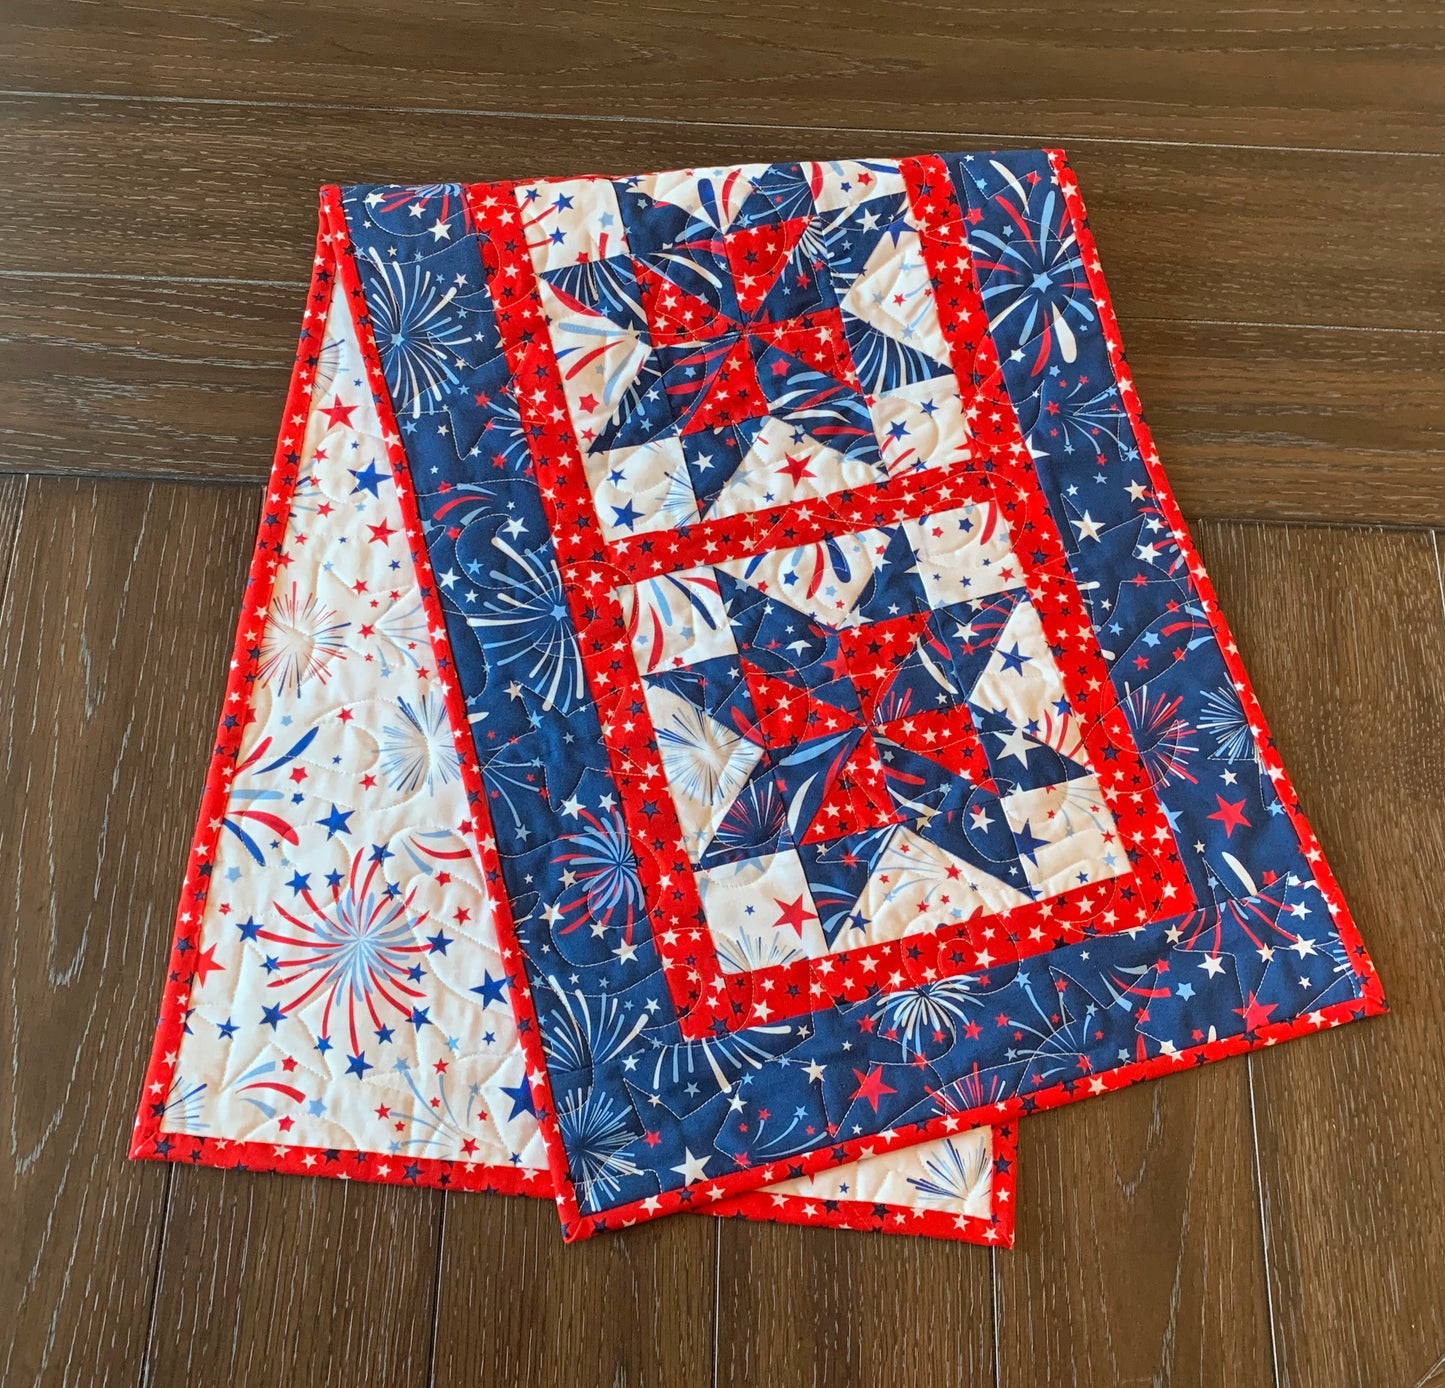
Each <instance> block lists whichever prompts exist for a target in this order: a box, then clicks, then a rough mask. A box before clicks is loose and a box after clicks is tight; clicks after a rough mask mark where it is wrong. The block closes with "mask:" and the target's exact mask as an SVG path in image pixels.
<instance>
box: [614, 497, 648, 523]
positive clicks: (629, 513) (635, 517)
mask: <svg viewBox="0 0 1445 1388" xmlns="http://www.w3.org/2000/svg"><path fill="white" fill-rule="evenodd" d="M612 509H613V511H614V512H615V513H616V519H615V520H614V521H613V524H614V525H625V526H626V527H627V528H628V529H629V530H631V529H632V528H633V527H634V526H636V524H637V522H638V521H640V520H641V519H642V512H641V511H639V510H637V509H636V507H634V506H633V504H632V503H631V502H630V501H629V502H628V503H627V504H626V505H625V506H614V507H613V508H612Z"/></svg>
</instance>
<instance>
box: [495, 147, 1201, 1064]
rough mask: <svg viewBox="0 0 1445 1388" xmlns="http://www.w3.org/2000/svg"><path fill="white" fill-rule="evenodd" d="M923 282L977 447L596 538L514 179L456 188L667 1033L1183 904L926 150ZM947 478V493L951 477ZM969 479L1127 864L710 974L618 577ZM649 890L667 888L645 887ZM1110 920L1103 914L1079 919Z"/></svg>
mask: <svg viewBox="0 0 1445 1388" xmlns="http://www.w3.org/2000/svg"><path fill="white" fill-rule="evenodd" d="M900 167H901V169H902V171H903V173H904V176H905V181H906V185H907V188H908V193H909V199H910V204H911V210H912V212H913V215H914V220H915V222H916V224H917V225H918V227H919V230H920V240H921V244H922V246H923V251H924V258H925V262H926V264H927V266H928V269H929V273H930V277H931V278H932V279H933V281H934V284H935V286H936V293H937V297H938V302H939V308H940V323H941V326H942V327H943V330H944V333H945V336H946V338H947V341H948V344H949V349H950V352H951V355H952V365H953V367H954V371H955V375H956V377H957V379H958V381H959V382H960V384H961V385H962V384H964V383H970V384H972V386H973V388H974V391H975V395H974V398H973V400H972V401H971V402H970V403H971V404H972V405H973V406H974V411H973V413H974V414H975V416H976V417H975V420H974V426H973V432H974V438H973V443H974V453H973V456H972V457H971V458H970V460H969V461H968V462H967V463H966V464H964V465H962V466H960V467H957V468H953V469H949V470H948V471H946V472H940V473H938V474H936V475H933V476H930V475H929V473H927V472H923V473H918V474H910V475H905V476H904V477H900V478H898V479H893V480H891V481H889V482H886V483H880V484H879V485H878V486H876V487H868V488H857V489H854V490H852V491H849V492H842V493H836V494H833V495H830V496H827V497H822V498H817V499H815V500H812V501H809V502H805V503H800V504H799V505H797V506H796V507H781V508H778V507H775V508H770V509H769V510H766V511H761V512H754V513H744V514H742V515H739V516H730V517H726V518H723V519H721V520H718V521H712V522H702V523H699V524H697V525H694V526H690V527H683V528H680V529H678V530H675V531H671V532H661V533H659V534H648V535H642V536H637V537H635V538H630V539H628V540H625V541H621V542H618V543H615V544H612V545H608V544H606V543H604V541H603V540H602V538H601V535H600V532H599V530H598V527H597V522H596V517H595V510H594V506H593V502H592V495H591V489H590V487H589V486H588V483H587V479H586V471H585V468H584V465H583V463H582V458H581V454H580V452H579V448H578V443H577V439H576V436H575V433H574V431H573V429H572V428H571V423H570V421H571V415H570V410H569V408H568V405H567V400H566V395H565V392H564V390H563V387H562V378H561V371H560V369H559V367H558V364H557V361H556V357H555V355H554V353H553V351H552V347H551V338H550V334H549V333H548V330H547V324H546V320H545V316H544V314H543V312H542V308H541V301H540V296H539V294H538V290H537V280H536V274H535V270H534V267H533V263H532V259H531V255H530V251H529V249H528V246H527V243H526V238H525V235H524V234H523V232H522V229H521V218H520V212H519V210H518V208H517V206H516V200H515V196H514V195H513V193H512V189H513V188H514V187H515V185H511V184H487V185H476V186H474V187H473V188H471V189H469V190H468V197H469V202H470V206H471V209H472V212H473V215H474V217H475V218H476V220H477V223H478V226H479V227H480V228H481V229H482V230H483V231H485V232H486V233H487V234H488V235H489V237H490V246H489V259H490V263H489V265H488V267H487V268H488V270H489V271H490V273H491V278H492V284H493V288H494V292H495V293H497V294H498V295H499V303H500V304H501V305H502V306H503V307H502V311H501V312H499V314H498V324H499V327H500V328H501V330H502V333H503V337H504V343H505V346H506V350H507V353H508V359H509V362H510V364H511V366H512V368H513V373H514V379H515V380H517V381H518V383H519V390H518V405H519V409H520V410H521V412H522V414H523V418H524V420H525V421H526V422H527V424H528V436H529V438H532V439H534V440H536V441H537V443H538V445H539V446H536V447H534V448H533V450H532V457H533V462H534V465H535V467H536V470H537V474H538V478H539V482H540V484H541V491H542V496H543V499H544V502H545V504H546V506H547V508H548V511H549V516H550V520H551V523H552V526H553V530H554V537H555V542H556V548H557V554H558V561H559V564H560V565H562V567H563V570H564V572H565V573H566V574H567V576H568V579H569V580H571V581H568V582H566V583H565V584H564V587H565V589H566V590H567V592H568V595H569V602H570V606H571V610H572V615H573V619H574V623H575V625H576V627H577V630H578V637H579V645H580V649H581V654H582V659H583V664H584V668H585V669H586V671H587V676H588V682H589V686H590V688H591V690H592V693H593V697H594V699H595V701H596V703H597V705H598V709H599V713H600V714H601V715H602V726H603V735H604V741H605V743H606V744H607V752H608V758H609V762H610V765H611V768H612V771H613V774H614V778H615V779H616V780H617V782H618V785H619V788H620V790H621V809H622V813H623V817H624V822H625V823H626V825H627V828H628V831H629V835H630V838H631V841H632V846H633V852H634V854H635V855H636V857H637V859H638V863H639V868H640V870H641V873H640V875H642V877H643V880H644V883H645V884H647V885H648V886H649V887H651V888H652V890H650V891H649V900H655V901H658V902H661V903H663V904H664V905H665V910H666V914H665V916H664V918H663V920H662V921H661V924H662V926H663V929H662V930H661V931H660V933H659V935H658V944H659V946H660V949H659V953H660V957H661V961H662V966H663V970H664V974H665V977H666V979H667V984H668V989H669V993H670V994H671V996H672V998H673V1001H674V1003H675V1004H676V1005H677V1007H678V1012H679V1018H680V1025H681V1028H682V1031H683V1034H684V1035H686V1036H689V1037H692V1038H700V1037H705V1036H708V1035H710V1034H712V1033H713V1032H714V1031H716V1030H717V1029H719V1028H722V1029H725V1030H728V1031H734V1030H740V1029H743V1028H746V1027H748V1026H753V1025H759V1024H764V1023H767V1022H770V1021H775V1020H778V1019H780V1018H786V1017H791V1016H801V1015H804V1014H806V1013H808V1012H810V1011H812V1010H813V1009H814V1008H815V1007H819V1006H825V1005H832V1004H837V1003H844V1002H853V1001H858V1000H861V999H863V998H866V997H869V996H872V995H874V994H876V993H878V992H879V991H881V989H882V988H883V987H885V986H886V982H887V980H888V979H889V978H891V977H895V976H902V977H920V978H927V979H932V978H940V977H948V976H952V975H957V974H962V973H966V972H974V971H978V970H980V969H988V968H991V967H993V966H994V965H995V964H1003V963H1007V962H1011V961H1013V960H1015V959H1018V958H1021V957H1026V956H1028V955H1031V954H1036V953H1040V952H1042V951H1044V950H1047V949H1049V948H1051V947H1053V946H1054V945H1055V944H1058V943H1061V942H1065V943H1067V942H1072V941H1074V940H1078V939H1082V938H1084V937H1085V936H1086V935H1088V934H1091V933H1112V932H1114V931H1119V930H1126V929H1129V928H1131V927H1132V926H1135V925H1139V924H1143V923H1146V922H1148V921H1150V920H1154V919H1158V918H1160V917H1161V916H1169V915H1180V914H1183V913H1185V912H1186V911H1188V910H1190V909H1192V908H1193V906H1194V905H1195V901H1194V896H1193V893H1192V891H1191V888H1190V885H1189V881H1188V876H1187V874H1186V872H1185V870H1184V867H1183V864H1182V862H1181V861H1180V859H1179V855H1178V853H1177V850H1176V849H1175V845H1174V841H1173V837H1172V835H1171V833H1170V831H1169V828H1168V824H1167V821H1166V820H1165V817H1164V814H1163V812H1162V809H1161V807H1160V806H1159V803H1158V800H1157V798H1156V797H1155V795H1154V791H1153V786H1152V783H1151V780H1150V778H1149V776H1148V773H1147V771H1146V770H1145V768H1144V767H1143V764H1142V762H1141V761H1140V759H1139V756H1138V753H1137V750H1136V748H1135V745H1134V741H1133V737H1132V734H1131V732H1130V729H1129V726H1128V723H1127V720H1126V719H1125V717H1124V714H1123V711H1122V709H1120V707H1119V705H1118V702H1117V699H1116V696H1115V692H1114V687H1113V684H1112V682H1111V680H1110V678H1109V673H1108V668H1107V666H1106V665H1105V663H1104V660H1103V657H1102V655H1101V653H1100V652H1099V649H1098V645H1097V640H1096V637H1095V633H1094V630H1093V625H1092V623H1091V621H1090V620H1089V617H1088V614H1087V612H1086V610H1085V608H1084V605H1083V599H1082V596H1081V595H1080V593H1079V591H1078V587H1077V585H1076V584H1075V583H1074V580H1073V577H1072V574H1071V572H1070V570H1069V568H1068V566H1067V563H1066V560H1065V550H1064V546H1063V543H1062V540H1061V539H1060V537H1059V534H1058V531H1057V528H1056V527H1055V525H1054V522H1053V518H1052V516H1051V514H1050V512H1049V509H1048V504H1047V502H1046V500H1045V499H1044V497H1043V494H1042V492H1041V490H1040V488H1039V486H1038V483H1037V477H1036V475H1035V473H1034V470H1033V467H1032V463H1031V461H1030V459H1029V455H1028V450H1027V447H1026V446H1025V444H1024V442H1023V438H1022V435H1021V434H1020V432H1019V428H1018V422H1017V418H1016V416H1015V414H1014V411H1013V406H1012V404H1011V402H1010V401H1009V399H1008V396H1007V393H1006V391H1005V389H1004V386H1003V381H1002V373H1001V372H1000V370H999V366H998V362H997V359H996V356H995V355H994V351H993V344H992V341H991V339H990V338H989V337H988V333H987V322H986V315H985V314H984V311H983V306H982V298H981V295H980V292H979V288H978V284H977V280H976V277H975V274H974V270H973V265H972V261H971V259H970V258H969V256H968V251H967V244H966V237H965V233H964V229H963V222H962V217H961V214H960V210H959V207H958V204H957V201H956V200H955V199H954V197H953V193H952V188H951V184H950V182H949V180H948V176H947V171H946V169H945V168H944V166H943V164H942V162H941V161H939V160H937V159H933V158H928V159H913V160H905V161H903V162H902V164H901V165H900ZM960 492H961V493H962V495H958V493H960ZM980 496H984V497H988V498H990V499H992V500H993V501H994V502H995V504H997V505H998V506H999V507H1000V509H1001V510H1002V512H1003V514H1004V515H1005V516H1006V518H1007V521H1008V524H1009V527H1010V531H1011V534H1012V536H1013V539H1014V549H1015V554H1016V556H1017V557H1018V558H1019V560H1020V563H1021V565H1022V566H1023V569H1024V580H1023V581H1024V585H1025V586H1026V587H1027V589H1028V591H1029V594H1030V598H1031V599H1032V601H1033V604H1034V607H1035V610H1036V611H1037V612H1038V614H1039V618H1040V621H1041V623H1042V625H1043V627H1044V632H1045V635H1046V637H1047V639H1048V641H1049V644H1050V645H1051V646H1052V647H1054V648H1055V649H1056V650H1060V651H1068V652H1069V653H1070V660H1068V661H1065V660H1063V659H1061V660H1060V662H1059V668H1060V674H1061V676H1062V677H1063V680H1064V684H1065V688H1066V689H1067V691H1068V695H1069V700H1070V704H1071V705H1072V707H1073V709H1074V711H1075V714H1076V716H1077V718H1078V719H1079V722H1080V725H1081V729H1082V736H1083V741H1084V745H1085V748H1086V750H1087V752H1088V755H1089V760H1090V762H1091V764H1092V766H1093V769H1094V771H1095V773H1096V775H1097V777H1098V781H1099V785H1100V790H1101V793H1102V795H1103V798H1104V801H1105V803H1106V804H1107V805H1108V807H1109V810H1110V812H1111V814H1112V815H1113V818H1114V822H1115V828H1116V830H1117V832H1118V834H1119V836H1120V839H1121V841H1122V842H1123V843H1128V844H1132V845H1133V849H1132V852H1133V855H1134V867H1133V871H1131V872H1130V873H1128V874H1125V875H1124V876H1121V877H1118V878H1114V879H1110V880H1109V881H1107V882H1104V883H1094V884H1090V885H1088V886H1085V887H1077V888H1072V889H1070V890H1068V891H1066V892H1062V893H1059V894H1057V895H1055V896H1052V897H1050V898H1047V899H1046V900H1043V901H1037V902H1029V903H1027V904H1024V905H1021V906H1018V907H1016V908H1014V909H1013V910H1011V911H1008V912H1005V913H1002V914H999V915H995V916H989V917H981V918H976V919H971V920H969V921H965V922H962V923H960V924H958V925H955V926H949V927H943V928H940V929H937V930H934V931H932V932H929V933H927V934H920V935H910V936H906V937H904V938H902V939H899V940H891V941H886V942H880V943H879V944H875V945H868V946H863V947H861V948H858V949H855V950H850V951H840V952H837V953H830V954H828V955H825V956H823V957H821V958H818V959H802V960H796V961H793V962H792V963H789V964H782V965H775V966H772V967H769V968H766V969H758V970H753V971H750V972H746V973H725V972H724V971H723V969H722V966H721V961H720V960H719V958H718V955H717V951H716V948H715V946H714V944H713V941H712V937H711V934H710V933H709V932H708V930H707V927H706V922H705V919H704V916H703V912H702V905H701V901H700V899H699V897H698V893H697V888H696V884H695V879H694V878H693V875H692V867H691V863H690V861H689V860H688V857H687V854H686V852H685V850H684V848H683V844H682V833H681V828H680V826H679V824H678V822H677V816H676V812H675V809H674V807H673V805H672V803H671V798H670V796H669V794H668V793H667V791H666V775H665V773H664V771H663V769H662V767H661V764H660V759H659V758H658V755H657V749H656V745H655V742H654V740H653V738H652V736H651V732H650V720H649V719H648V717H647V713H646V702H645V696H644V691H643V687H642V681H641V676H640V674H639V673H638V671H637V670H636V668H635V663H634V661H633V659H632V652H631V649H630V646H629V645H628V642H627V640H626V634H625V627H624V624H623V620H622V613H621V608H620V605H619V604H618V602H617V600H616V597H615V585H617V584H619V583H621V582H626V581H632V582H636V581H639V580H640V579H642V578H644V577H647V576H652V575H656V574H661V573H665V572H671V571H675V570H677V569H681V568H691V567H696V566H699V565H705V564H710V563H717V562H721V561H722V560H724V559H727V558H736V557H742V556H746V555H751V554H756V553H759V552H763V551H766V550H767V549H770V548H785V547H793V546H797V545H800V544H806V543H808V542H809V540H810V539H813V538H819V537H821V536H823V535H828V534H839V533H843V532H844V531H852V530H861V529H866V528H869V527H871V526H875V525H880V524H888V523H891V522H894V521H897V520H899V519H902V518H904V517H908V516H917V515H920V514H924V513H926V512H928V511H929V510H931V509H936V508H939V507H941V506H943V505H945V504H947V505H952V506H956V505H959V504H963V503H964V502H965V501H968V500H973V499H978V498H979V497H980ZM664 887H665V889H666V897H662V896H656V895H654V894H653V893H654V892H656V891H658V890H661V889H663V888H664ZM1097 920H1103V921H1104V922H1105V924H1106V926H1107V929H1106V930H1104V931H1099V930H1098V929H1097V928H1096V927H1095V926H1094V922H1095V921H1097Z"/></svg>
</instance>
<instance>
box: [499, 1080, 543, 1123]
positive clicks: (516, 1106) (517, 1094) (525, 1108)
mask: <svg viewBox="0 0 1445 1388" xmlns="http://www.w3.org/2000/svg"><path fill="white" fill-rule="evenodd" d="M502 1093H503V1094H505V1095H506V1096H507V1098H509V1099H510V1100H511V1101H512V1111H511V1113H509V1114H508V1115H507V1117H508V1118H516V1117H517V1116H518V1115H520V1114H523V1113H531V1114H535V1113H536V1112H537V1110H536V1109H535V1108H534V1107H533V1106H532V1086H531V1085H530V1084H528V1083H527V1081H526V1080H525V1079H523V1080H522V1082H521V1084H519V1085H518V1086H517V1087H516V1088H515V1089H508V1088H507V1086H506V1085H503V1086H502Z"/></svg>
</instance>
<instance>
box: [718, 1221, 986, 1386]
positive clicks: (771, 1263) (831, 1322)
mask: <svg viewBox="0 0 1445 1388" xmlns="http://www.w3.org/2000/svg"><path fill="white" fill-rule="evenodd" d="M721 1237H722V1244H721V1250H720V1255H719V1258H718V1325H717V1354H718V1360H717V1376H716V1380H715V1381H716V1383H718V1384H748V1385H749V1386H750V1388H754V1386H756V1388H773V1386H774V1385H777V1388H792V1385H795V1384H800V1383H807V1384H816V1385H819V1388H823V1385H827V1386H828V1388H833V1385H838V1388H843V1385H847V1386H848V1388H855V1385H856V1388H870V1385H874V1384H885V1383H896V1384H925V1383H926V1384H937V1385H950V1386H951V1385H965V1384H977V1383H991V1382H993V1378H994V1343H993V1338H994V1337H993V1289H992V1285H991V1283H992V1271H991V1262H992V1256H993V1255H992V1253H991V1251H990V1250H989V1249H986V1248H980V1247H977V1246H974V1245H970V1244H961V1243H951V1242H945V1241H941V1240H932V1239H914V1238H906V1237H902V1236H899V1235H886V1234H865V1233H859V1232H857V1231H854V1230H842V1229H800V1228H795V1227H791V1226H788V1225H781V1224H779V1225H768V1224H746V1223H743V1222H741V1221H739V1220H725V1221H723V1222H722V1228H721Z"/></svg>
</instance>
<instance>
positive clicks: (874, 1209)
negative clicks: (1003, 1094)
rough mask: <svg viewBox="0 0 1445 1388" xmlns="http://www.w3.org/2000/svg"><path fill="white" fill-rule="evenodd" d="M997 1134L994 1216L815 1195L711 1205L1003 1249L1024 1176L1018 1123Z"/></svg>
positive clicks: (749, 1214)
mask: <svg viewBox="0 0 1445 1388" xmlns="http://www.w3.org/2000/svg"><path fill="white" fill-rule="evenodd" d="M990 1131H991V1132H992V1133H993V1178H992V1182H993V1183H992V1185H991V1186H990V1188H989V1189H990V1194H989V1199H990V1202H991V1204H992V1207H993V1214H992V1215H991V1216H990V1217H988V1218H984V1217H983V1216H981V1215H951V1214H947V1213H946V1212H945V1211H943V1210H932V1209H925V1208H922V1207H920V1206H917V1205H891V1204H888V1203H887V1202H885V1201H877V1202H874V1201H870V1200H821V1199H819V1198H817V1197H816V1196H809V1195H784V1194H781V1193H779V1192H775V1191H768V1190H755V1191H750V1192H749V1193H748V1194H747V1195H738V1196H734V1197H733V1198H732V1199H731V1200H720V1201H719V1202H718V1203H717V1204H716V1205H709V1206H708V1207H707V1211H706V1212H707V1213H708V1214H715V1215H718V1216H720V1217H722V1218H725V1219H726V1218H738V1219H748V1220H756V1221H757V1222H758V1223H760V1224H803V1225H807V1226H809V1227H816V1228H821V1229H863V1230H867V1231H869V1232H871V1233H879V1234H913V1235H915V1236H917V1235H922V1236H925V1237H927V1238H932V1239H954V1240H956V1241H958V1242H959V1243H981V1244H988V1245H990V1246H993V1247H997V1248H1012V1247H1013V1246H1014V1191H1015V1188H1016V1187H1015V1183H1016V1181H1017V1175H1018V1125H1017V1124H1016V1123H1000V1124H998V1126H997V1127H995V1128H992V1129H990Z"/></svg>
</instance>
